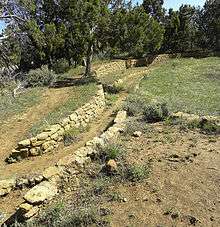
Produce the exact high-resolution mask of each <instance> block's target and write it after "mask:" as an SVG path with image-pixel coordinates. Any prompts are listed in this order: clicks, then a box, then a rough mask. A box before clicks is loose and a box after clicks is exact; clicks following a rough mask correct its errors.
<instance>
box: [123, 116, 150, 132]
mask: <svg viewBox="0 0 220 227" xmlns="http://www.w3.org/2000/svg"><path fill="white" fill-rule="evenodd" d="M148 130H149V127H148V125H147V124H146V122H144V121H142V120H140V119H135V118H131V119H129V121H128V122H127V123H126V127H125V130H124V134H125V135H133V134H134V132H136V131H140V132H142V133H145V132H147V131H148Z"/></svg>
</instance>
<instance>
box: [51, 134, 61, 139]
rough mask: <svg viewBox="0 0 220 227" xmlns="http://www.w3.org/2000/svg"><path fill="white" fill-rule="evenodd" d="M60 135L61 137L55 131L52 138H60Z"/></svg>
mask: <svg viewBox="0 0 220 227" xmlns="http://www.w3.org/2000/svg"><path fill="white" fill-rule="evenodd" d="M59 137H60V135H59V134H58V133H54V134H53V135H52V136H51V137H50V138H51V139H52V140H58V139H59Z"/></svg>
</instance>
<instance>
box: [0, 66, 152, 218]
mask: <svg viewBox="0 0 220 227" xmlns="http://www.w3.org/2000/svg"><path fill="white" fill-rule="evenodd" d="M147 70H148V69H147V68H145V70H140V69H137V72H134V73H132V74H130V75H127V77H126V80H125V81H124V83H125V85H126V87H128V86H129V87H132V86H135V85H136V83H137V81H138V80H139V79H140V77H142V76H143V74H144V73H146V72H147ZM127 95H128V93H127V92H123V93H121V94H120V96H119V98H118V100H117V101H116V102H115V103H114V104H113V106H111V107H109V108H107V109H106V110H105V111H104V113H103V114H102V116H101V117H99V118H98V119H97V120H96V121H95V122H93V123H91V125H90V128H89V130H88V131H87V132H84V133H82V134H81V136H80V141H78V142H75V143H73V144H72V145H70V146H68V147H64V145H61V146H60V147H59V148H58V149H57V150H55V151H53V152H51V153H48V154H45V155H43V156H39V157H33V158H29V159H27V160H23V161H22V162H19V163H14V164H11V165H7V164H5V163H3V165H1V167H0V176H1V175H3V176H4V178H5V177H9V176H15V175H16V176H19V177H20V176H32V175H36V174H39V173H42V171H43V170H44V169H45V168H47V167H49V166H53V165H55V164H56V163H57V162H58V160H59V159H61V158H62V157H65V156H67V155H68V154H71V153H73V151H74V150H77V149H78V148H79V147H82V146H84V145H85V143H86V142H87V141H89V140H90V139H92V138H94V137H95V136H98V135H100V134H101V133H102V132H103V131H104V130H105V129H106V127H107V126H108V125H109V124H110V123H111V121H112V120H113V119H114V113H115V112H116V111H117V110H118V109H119V108H120V107H121V105H122V103H123V102H124V100H125V99H126V97H127ZM58 96H59V95H58ZM60 99H61V98H60ZM60 99H59V100H56V101H57V104H58V103H59V102H61V100H60ZM51 101H52V100H51ZM61 103H62V102H61ZM47 106H48V103H45V107H44V108H45V109H47V108H48V107H47ZM42 109H43V108H42V107H41V110H42ZM45 109H44V110H45ZM48 109H49V108H48ZM32 111H33V110H32ZM41 113H43V110H42V111H41ZM26 114H27V113H26ZM28 114H29V115H30V117H31V110H29V111H28ZM37 116H38V115H37ZM37 116H36V117H35V118H34V117H32V118H31V119H32V121H31V122H29V121H28V122H27V123H26V127H27V128H28V126H29V125H31V123H32V122H34V121H35V120H37ZM26 117H27V115H26ZM28 123H29V124H28ZM16 125H17V127H18V128H19V125H20V122H18V123H17V124H16ZM24 132H25V130H23V133H24ZM14 136H15V138H17V137H16V134H15V133H14ZM14 143H15V140H14V141H12V142H11V143H10V146H13V145H14ZM7 146H8V147H10V146H9V145H7ZM5 151H6V149H5ZM2 160H3V159H2ZM24 193H25V190H24V191H14V192H12V193H10V194H9V195H8V196H6V197H4V198H2V199H1V200H0V211H2V212H4V213H5V214H7V215H11V214H13V213H14V211H15V209H16V207H17V206H18V205H19V204H21V202H22V201H23V199H22V197H23V195H24Z"/></svg>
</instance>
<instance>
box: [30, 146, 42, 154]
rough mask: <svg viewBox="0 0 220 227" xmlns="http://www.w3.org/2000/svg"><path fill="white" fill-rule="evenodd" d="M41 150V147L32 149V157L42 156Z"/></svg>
mask: <svg viewBox="0 0 220 227" xmlns="http://www.w3.org/2000/svg"><path fill="white" fill-rule="evenodd" d="M41 152H42V151H41V149H40V147H34V148H31V149H30V156H39V155H41Z"/></svg>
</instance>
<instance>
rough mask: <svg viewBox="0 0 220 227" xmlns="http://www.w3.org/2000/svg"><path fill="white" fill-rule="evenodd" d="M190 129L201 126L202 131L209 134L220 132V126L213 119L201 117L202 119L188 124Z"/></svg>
mask: <svg viewBox="0 0 220 227" xmlns="http://www.w3.org/2000/svg"><path fill="white" fill-rule="evenodd" d="M187 126H188V128H189V129H195V128H199V129H200V130H201V131H202V132H204V133H207V134H219V133H220V127H219V126H218V125H217V124H216V123H215V122H212V121H209V120H206V119H201V120H194V121H191V122H189V123H188V124H187Z"/></svg>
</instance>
